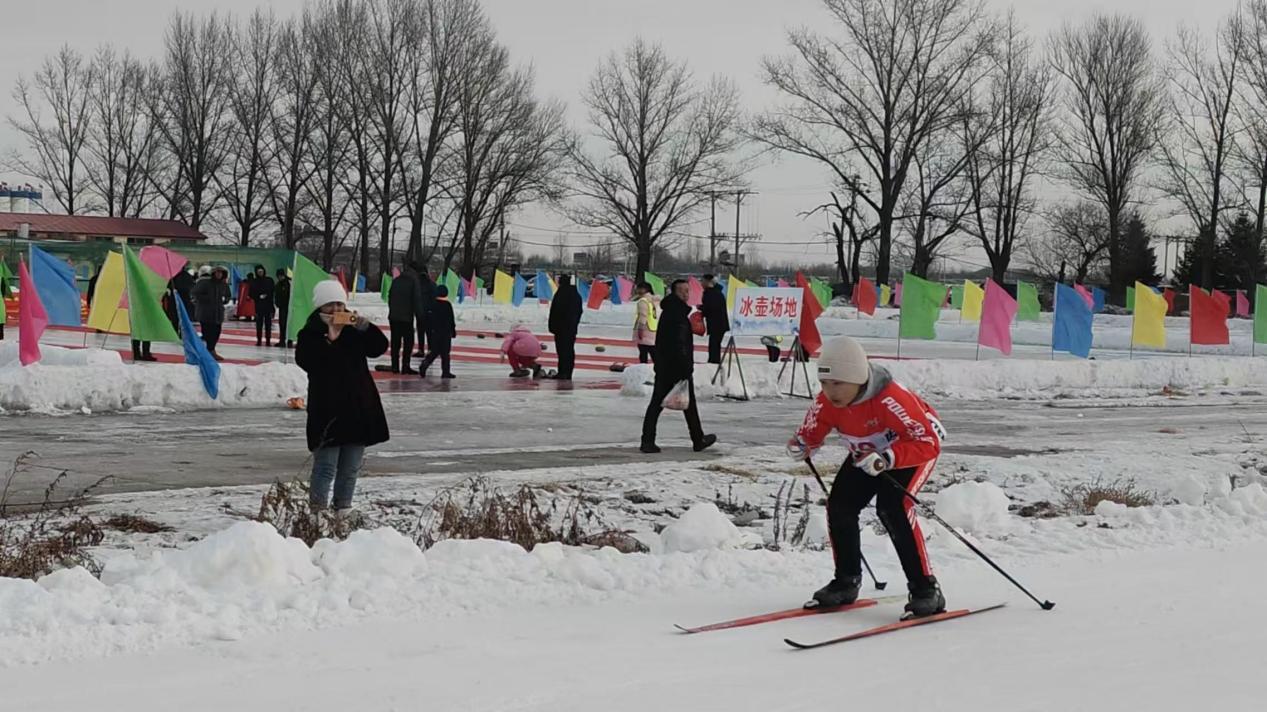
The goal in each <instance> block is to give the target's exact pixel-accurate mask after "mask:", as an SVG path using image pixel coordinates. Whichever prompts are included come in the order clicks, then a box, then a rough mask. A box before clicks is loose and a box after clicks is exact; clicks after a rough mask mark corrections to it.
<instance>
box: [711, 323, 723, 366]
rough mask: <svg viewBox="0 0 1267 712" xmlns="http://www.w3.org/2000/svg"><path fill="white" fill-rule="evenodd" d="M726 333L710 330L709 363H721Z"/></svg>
mask: <svg viewBox="0 0 1267 712" xmlns="http://www.w3.org/2000/svg"><path fill="white" fill-rule="evenodd" d="M725 336H726V332H724V331H720V330H719V331H713V330H712V329H709V330H708V362H709V363H721V342H722V339H723V338H725Z"/></svg>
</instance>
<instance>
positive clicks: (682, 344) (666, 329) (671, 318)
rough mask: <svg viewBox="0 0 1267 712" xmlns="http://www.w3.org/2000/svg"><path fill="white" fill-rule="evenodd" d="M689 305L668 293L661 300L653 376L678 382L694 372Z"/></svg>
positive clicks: (693, 344) (692, 334) (693, 340)
mask: <svg viewBox="0 0 1267 712" xmlns="http://www.w3.org/2000/svg"><path fill="white" fill-rule="evenodd" d="M690 316H691V308H690V307H689V306H687V304H686V302H684V301H682V300H681V299H678V298H677V297H676V296H675V295H672V294H670V295H669V296H667V297H665V298H664V299H663V300H662V301H661V302H660V325H659V327H658V328H657V329H656V333H655V373H656V376H660V377H664V378H669V379H672V380H674V381H681V380H683V379H686V378H690V377H691V374H692V373H694V372H695V334H694V332H692V331H691V319H690Z"/></svg>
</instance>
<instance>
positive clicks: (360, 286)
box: [356, 274, 367, 292]
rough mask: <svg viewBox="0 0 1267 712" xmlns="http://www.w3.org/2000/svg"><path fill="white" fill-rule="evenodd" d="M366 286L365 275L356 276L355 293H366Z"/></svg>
mask: <svg viewBox="0 0 1267 712" xmlns="http://www.w3.org/2000/svg"><path fill="white" fill-rule="evenodd" d="M366 286H367V285H366V280H365V275H363V274H358V275H356V291H358V292H364V291H366Z"/></svg>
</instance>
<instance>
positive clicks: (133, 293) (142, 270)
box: [123, 245, 180, 343]
mask: <svg viewBox="0 0 1267 712" xmlns="http://www.w3.org/2000/svg"><path fill="white" fill-rule="evenodd" d="M123 270H124V273H125V274H127V280H128V319H129V321H130V322H131V327H132V338H133V339H136V340H137V341H170V342H172V343H178V342H179V341H180V336H179V335H177V334H176V330H175V329H174V328H172V322H171V320H170V319H168V318H167V313H166V312H164V311H163V302H162V298H163V293H164V292H166V291H167V280H166V279H163V277H162V276H160V275H159V274H158V273H157V272H155V271H154V270H152V269H150V268H149V267H146V266H145V263H143V262H141V259H140V258H139V257H137V255H136V253H135V252H133V251H132V249H131V248H129V247H128V246H126V245H124V247H123Z"/></svg>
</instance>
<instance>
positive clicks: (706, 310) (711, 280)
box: [699, 274, 730, 363]
mask: <svg viewBox="0 0 1267 712" xmlns="http://www.w3.org/2000/svg"><path fill="white" fill-rule="evenodd" d="M699 310H700V313H702V314H703V315H704V326H705V327H706V328H707V329H708V362H709V363H721V344H722V338H724V337H725V336H726V332H728V331H730V315H729V314H728V313H727V309H726V295H725V294H722V291H721V286H720V285H718V284H717V278H716V277H715V276H713V275H711V274H706V275H704V297H703V299H702V300H701V302H700V308H699Z"/></svg>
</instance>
